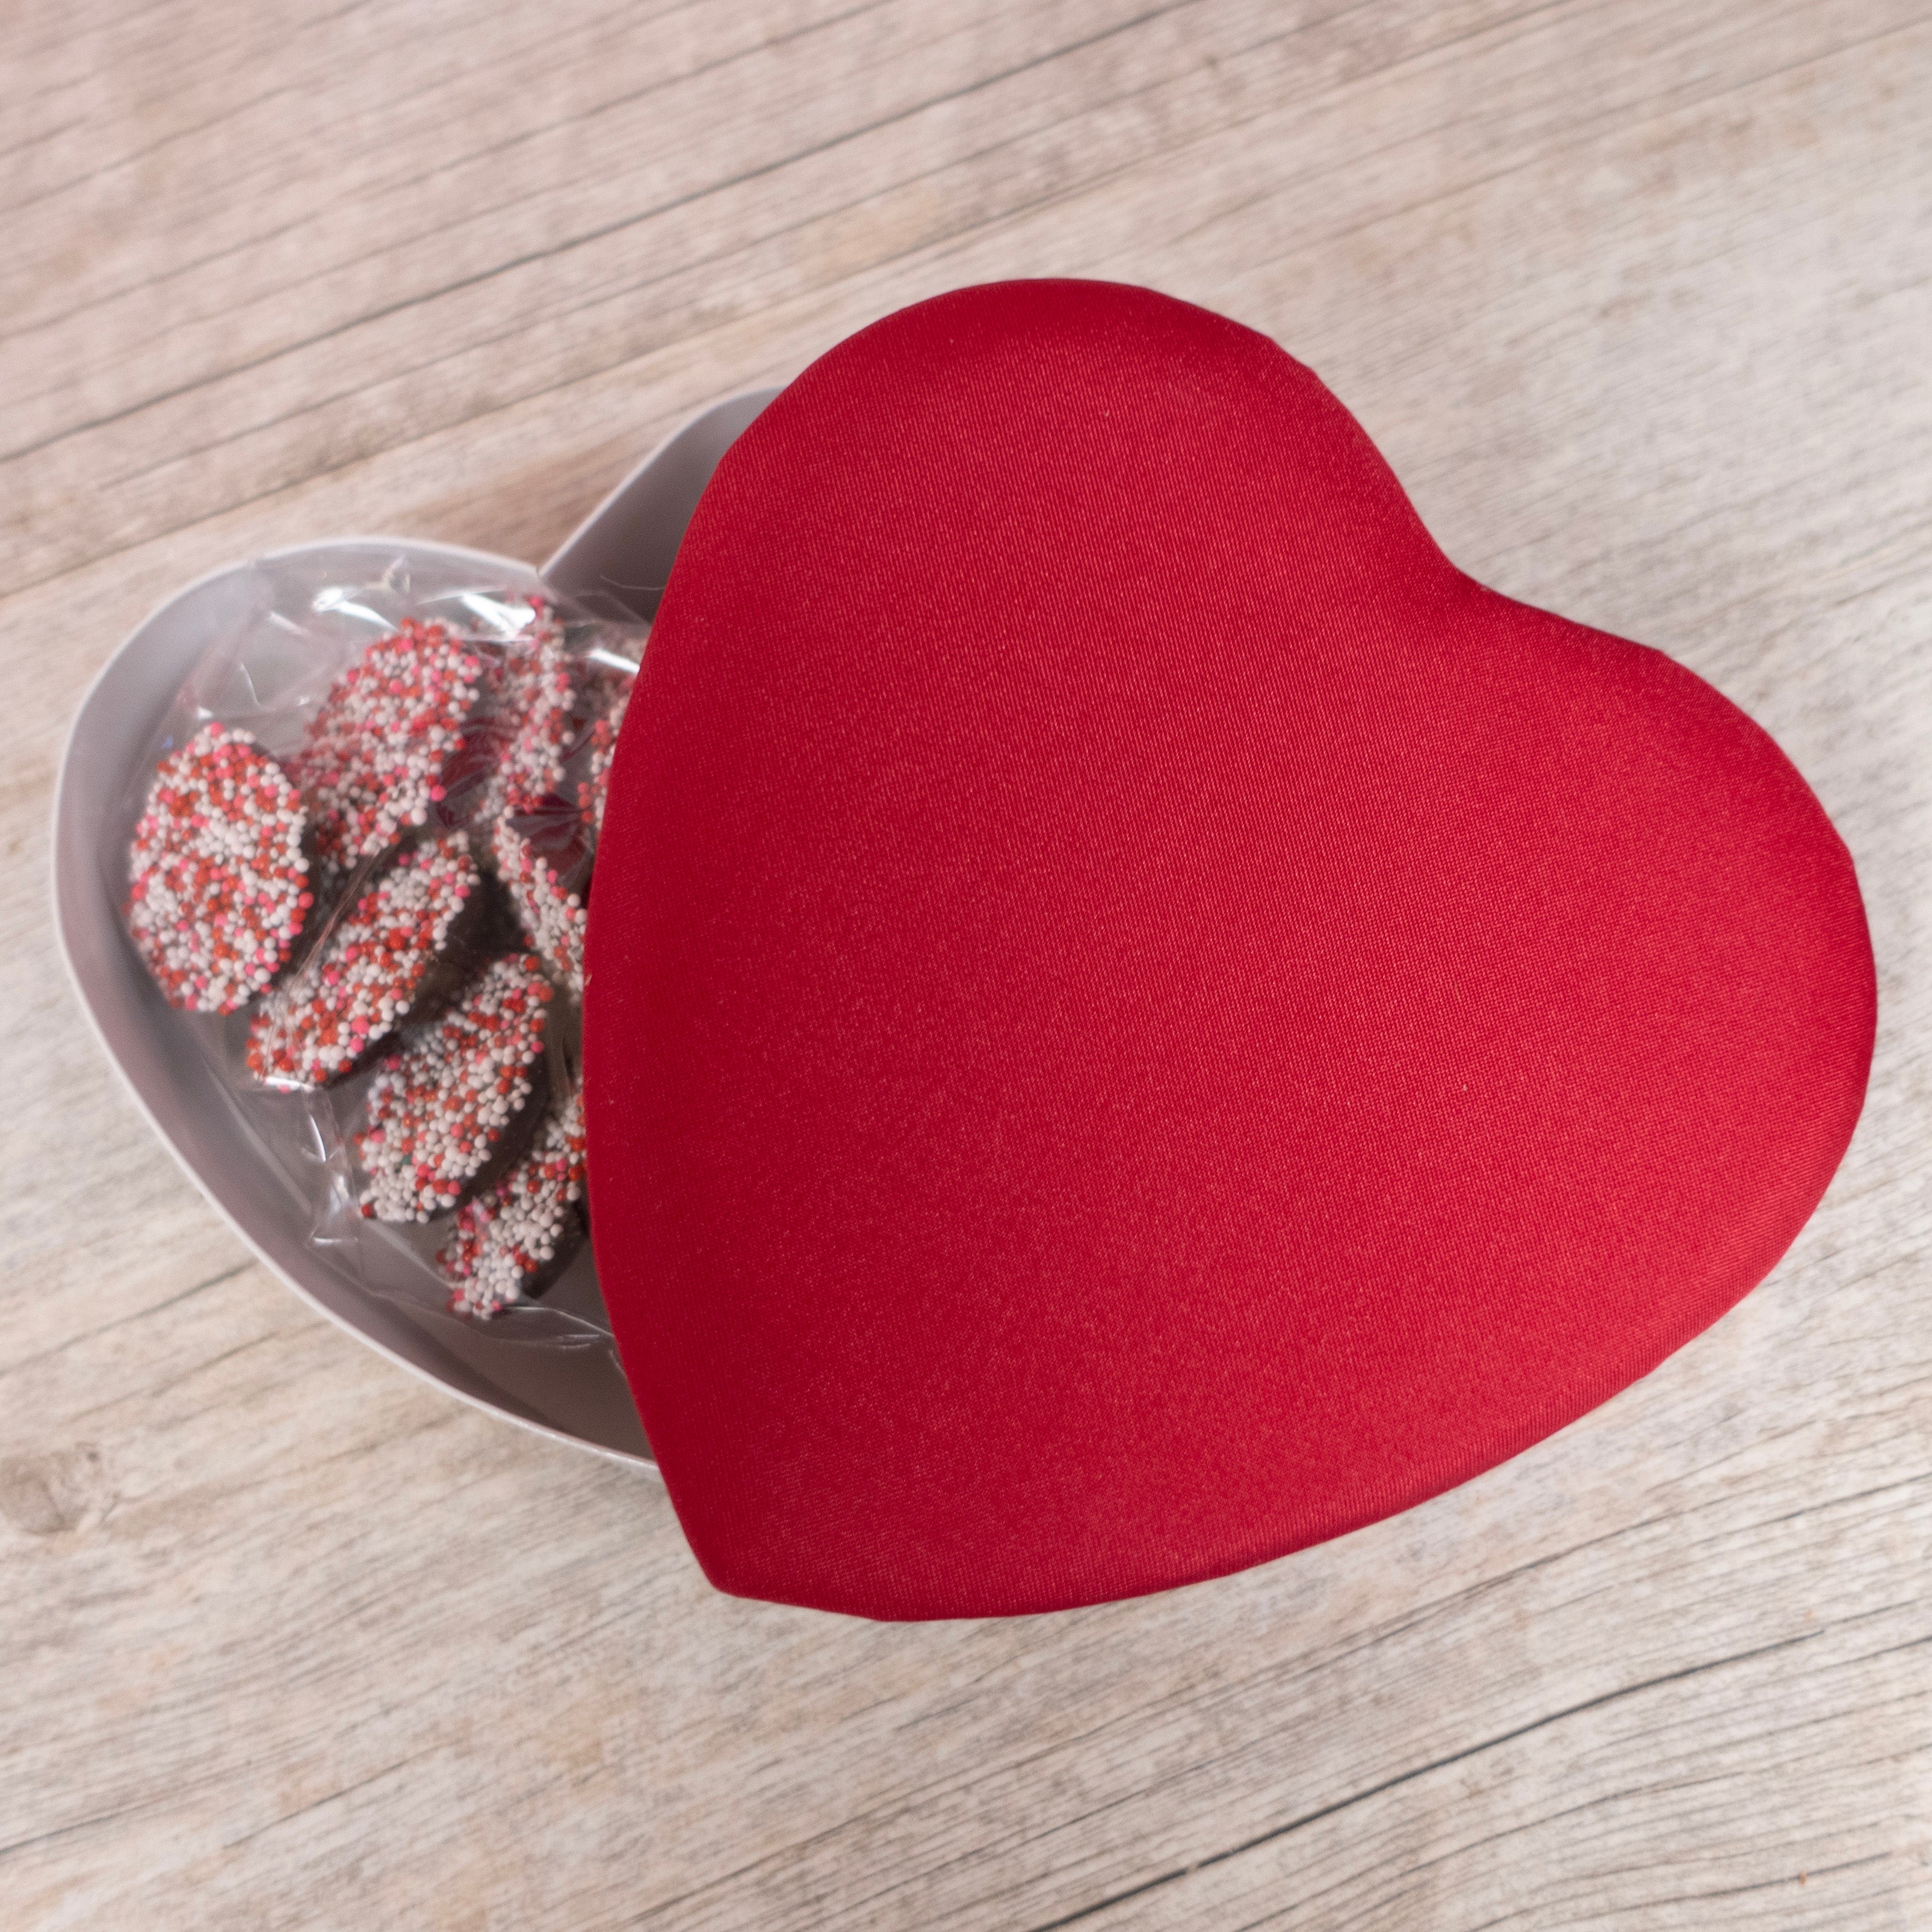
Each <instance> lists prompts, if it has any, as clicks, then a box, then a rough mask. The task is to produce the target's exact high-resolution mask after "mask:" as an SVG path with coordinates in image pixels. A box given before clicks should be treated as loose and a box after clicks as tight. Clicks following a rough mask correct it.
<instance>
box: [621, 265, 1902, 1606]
mask: <svg viewBox="0 0 1932 1932" xmlns="http://www.w3.org/2000/svg"><path fill="white" fill-rule="evenodd" d="M589 965H590V988H589V994H588V1000H587V1006H588V1013H587V1034H586V1066H587V1070H588V1083H589V1086H588V1103H589V1136H590V1142H589V1145H590V1194H591V1206H592V1223H593V1226H594V1229H595V1242H596V1250H597V1262H598V1270H599V1273H600V1274H601V1279H602V1282H603V1285H604V1294H605V1296H606V1298H607V1302H608V1304H609V1307H610V1313H611V1316H612V1317H613V1321H614V1322H615V1325H616V1334H617V1337H618V1340H619V1346H620V1349H621V1351H622V1358H623V1361H624V1364H625V1370H626V1372H627V1373H628V1376H629V1378H630V1381H631V1387H632V1389H633V1391H634V1394H635V1395H636V1397H637V1403H638V1406H639V1409H640V1412H641V1414H642V1416H643V1421H644V1424H645V1427H646V1429H647V1430H648V1431H649V1435H650V1439H651V1441H652V1445H654V1447H655V1450H656V1451H657V1454H658V1457H659V1459H660V1461H661V1464H662V1466H663V1469H664V1478H665V1481H666V1482H667V1484H668V1485H669V1487H670V1494H671V1496H672V1499H673V1502H675V1504H676V1508H677V1510H678V1512H679V1516H680V1517H681V1519H682V1523H683V1525H684V1527H685V1532H686V1533H687V1535H688V1537H689V1538H690V1540H691V1545H692V1547H693V1548H694V1550H696V1552H697V1556H698V1559H699V1560H700V1562H701V1563H702V1564H703V1566H704V1568H705V1570H706V1573H707V1574H709V1577H711V1578H712V1580H713V1581H714V1582H715V1583H717V1584H718V1585H719V1586H721V1588H723V1589H727V1590H730V1591H734V1592H739V1593H742V1594H743V1595H749V1596H756V1597H766V1598H776V1599H778V1600H781V1601H788V1602H793V1603H801V1604H815V1605H819V1606H821V1607H826V1608H830V1609H835V1610H847V1611H855V1612H859V1613H864V1614H867V1615H870V1616H889V1617H931V1616H977V1615H983V1614H989V1613H1004V1612H1017V1611H1032V1610H1046V1609H1052V1608H1056V1607H1064V1606H1067V1605H1071V1604H1082V1603H1088V1602H1092V1601H1097V1600H1099V1599H1102V1598H1112V1597H1119V1596H1126V1595H1133V1594H1135V1593H1137V1592H1143V1591H1149V1590H1157V1589H1163V1588H1164V1587H1166V1586H1170V1585H1173V1584H1178V1583H1187V1582H1190V1581H1191V1580H1195V1579H1198V1578H1202V1577H1212V1576H1215V1575H1218V1574H1223V1573H1224V1572H1226V1571H1232V1570H1235V1569H1237V1568H1241V1566H1243V1565H1247V1564H1252V1563H1256V1562H1261V1561H1262V1560H1264V1559H1268V1558H1271V1557H1274V1556H1280V1555H1282V1554H1283V1553H1285V1552H1286V1551H1289V1550H1294V1549H1296V1548H1298V1547H1301V1546H1302V1545H1304V1544H1310V1543H1313V1542H1316V1541H1319V1540H1320V1539H1322V1538H1327V1537H1332V1536H1336V1535H1340V1534H1341V1533H1342V1532H1344V1531H1346V1530H1349V1529H1354V1528H1355V1527H1357V1526H1359V1525H1361V1524H1363V1523H1368V1522H1370V1521H1372V1520H1375V1519H1376V1518H1377V1517H1383V1516H1386V1515H1388V1514H1391V1512H1393V1511H1397V1510H1400V1509H1402V1508H1405V1507H1406V1506H1407V1505H1410V1504H1412V1503H1415V1502H1419V1501H1420V1500H1421V1499H1423V1498H1424V1497H1427V1496H1431V1495H1433V1494H1435V1493H1436V1492H1438V1491H1439V1490H1444V1489H1446V1488H1448V1487H1450V1486H1451V1485H1452V1484H1456V1483H1459V1482H1461V1481H1464V1480H1465V1479H1466V1478H1469V1477H1471V1476H1473V1475H1475V1474H1477V1473H1478V1472H1479V1471H1481V1470H1483V1469H1487V1468H1488V1467H1490V1466H1491V1465H1493V1464H1494V1463H1497V1462H1499V1461H1501V1460H1503V1459H1504V1458H1505V1457H1508V1456H1511V1455H1513V1454H1515V1453H1516V1452H1517V1451H1520V1450H1521V1449H1523V1448H1526V1447H1527V1446H1528V1445H1529V1444H1531V1443H1533V1442H1536V1441H1537V1440H1538V1439H1539V1438H1541V1437H1542V1436H1546V1435H1547V1434H1549V1433H1550V1432H1551V1431H1552V1430H1556V1429H1559V1428H1560V1427H1562V1426H1563V1424H1565V1423H1567V1422H1568V1421H1571V1420H1572V1419H1573V1418H1575V1417H1577V1416H1578V1415H1581V1414H1582V1413H1583V1412H1584V1411H1585V1410H1586V1409H1589V1408H1590V1407H1592V1406H1593V1405H1594V1404H1595V1403H1600V1402H1602V1401H1603V1400H1604V1399H1605V1398H1606V1397H1608V1396H1610V1395H1611V1394H1613V1393H1614V1392H1615V1391H1617V1390H1618V1389H1619V1388H1622V1387H1623V1386H1624V1385H1625V1384H1626V1383H1628V1382H1631V1380H1633V1379H1634V1378H1636V1377H1637V1376H1641V1375H1643V1374H1644V1373H1646V1371H1648V1370H1650V1369H1651V1368H1652V1367H1655V1365H1656V1364H1658V1362H1659V1361H1661V1360H1662V1359H1663V1358H1664V1357H1665V1356H1666V1355H1668V1354H1669V1353H1670V1352H1671V1351H1672V1350H1673V1349H1676V1348H1677V1347H1678V1346H1680V1345H1681V1344H1682V1343H1684V1342H1685V1341H1687V1340H1689V1339H1690V1338H1691V1337H1692V1336H1694V1335H1695V1334H1697V1332H1698V1331H1700V1329H1702V1328H1704V1327H1705V1326H1706V1325H1707V1324H1708V1323H1709V1322H1712V1321H1713V1320H1715V1319H1716V1318H1717V1317H1718V1316H1719V1315H1721V1314H1722V1313H1724V1310H1726V1309H1727V1308H1729V1307H1730V1306H1731V1305H1732V1304H1733V1303H1734V1302H1735V1301H1737V1300H1738V1298H1739V1297H1740V1296H1741V1295H1744V1294H1745V1292H1746V1291H1747V1290H1748V1289H1750V1288H1751V1286H1752V1285H1753V1284H1754V1283H1756V1282H1757V1280H1760V1277H1763V1274H1765V1273H1766V1271H1767V1270H1768V1269H1769V1268H1770V1267H1771V1266H1772V1264H1773V1263H1774V1262H1775V1261H1776V1260H1777V1259H1778V1256H1780V1255H1781V1253H1783V1252H1784V1249H1785V1248H1786V1247H1787V1245H1788V1244H1789V1243H1790V1241H1791V1240H1792V1238H1793V1236H1794V1235H1796V1233H1797V1232H1798V1230H1799V1227H1800V1226H1802V1223H1804V1221H1805V1218H1806V1217H1807V1216H1808V1214H1810V1213H1811V1210H1812V1208H1814V1206H1815V1205H1817V1201H1818V1199H1819V1197H1820V1195H1821V1194H1822V1193H1823V1191H1824V1189H1825V1187H1826V1183H1827V1181H1829V1179H1830V1178H1831V1175H1832V1170H1833V1169H1834V1168H1835V1166H1836V1165H1837V1163H1838V1160H1839V1157H1840V1156H1841V1154H1843V1151H1844V1148H1845V1145H1846V1142H1847V1140H1848V1139H1849V1136H1850V1134H1851V1132H1852V1125H1853V1124H1854V1122H1855V1120H1856V1118H1857V1117H1858V1109H1859V1106H1860V1104H1861V1100H1862V1097H1863V1094H1864V1085H1865V1078H1866V1073H1867V1067H1868V1065H1869V1062H1870V1052H1871V1044H1872V1035H1873V1022H1874V1008H1875V992H1874V985H1873V971H1872V961H1871V954H1870V945H1869V942H1868V940H1867V935H1866V930H1865V921H1864V910H1863V907H1862V905H1861V902H1860V900H1859V897H1858V886H1857V883H1856V881H1855V878H1854V877H1853V874H1852V864H1851V860H1850V859H1849V856H1848V855H1847V853H1846V850H1845V848H1844V847H1843V844H1841V842H1840V841H1839V839H1838V836H1837V835H1836V833H1835V832H1834V831H1833V829H1832V826H1831V824H1830V823H1829V820H1827V819H1826V816H1825V814H1824V813H1823V811H1822V810H1821V809H1820V806H1819V805H1818V802H1817V799H1814V797H1813V796H1812V794H1811V792H1810V791H1809V790H1808V789H1807V787H1806V786H1805V782H1804V781H1803V780H1802V778H1800V777H1799V775H1798V773H1797V772H1796V771H1795V770H1794V769H1793V767H1792V766H1791V765H1790V763H1788V762H1787V760H1786V759H1785V758H1784V756H1783V754H1781V752H1780V751H1778V748H1777V746H1776V745H1774V744H1773V743H1772V741H1771V739H1769V737H1767V736H1766V735H1765V733H1763V731H1762V730H1760V729H1759V728H1758V727H1757V726H1756V725H1755V724H1753V723H1752V722H1751V720H1750V719H1749V718H1747V717H1745V715H1744V714H1743V713H1742V712H1741V711H1739V710H1738V709H1736V706H1733V705H1732V704H1731V703H1729V702H1728V701H1727V700H1725V699H1724V698H1723V697H1721V696H1719V695H1718V693H1717V692H1716V691H1713V690H1712V688H1710V687H1709V685H1706V684H1705V683H1703V682H1701V681H1700V679H1697V677H1696V676H1693V675H1692V674H1691V673H1690V672H1689V671H1688V670H1684V669H1683V668H1682V667H1680V666H1679V665H1677V664H1673V662H1672V661H1670V659H1669V658H1667V657H1664V656H1662V655H1660V654H1659V653H1658V652H1655V651H1654V650H1650V649H1646V648H1644V647H1643V646H1640V645H1637V644H1632V643H1625V642H1623V641H1622V640H1619V639H1618V638H1616V637H1607V636H1605V635H1604V634H1602V633H1601V632H1598V631H1592V630H1589V629H1587V628H1585V627H1584V626H1583V625H1579V624H1574V623H1571V622H1568V621H1566V620H1565V619H1562V618H1561V617H1558V616H1551V615H1550V614H1549V613H1546V612H1544V611H1541V610H1532V609H1530V608H1529V607H1526V606H1525V605H1523V604H1517V603H1514V602H1512V601H1511V600H1510V599H1509V598H1506V597H1503V596H1500V595H1497V594H1496V592H1493V591H1490V590H1488V589H1485V588H1484V586H1481V584H1478V583H1475V582H1473V581H1472V580H1471V579H1470V578H1469V577H1466V576H1464V575H1463V574H1462V573H1461V572H1460V571H1457V569H1456V568H1454V566H1453V565H1451V564H1450V563H1449V562H1448V560H1447V559H1445V557H1444V556H1443V555H1442V553H1441V552H1440V551H1439V550H1438V549H1437V548H1436V545H1435V544H1434V543H1433V541H1431V540H1430V537H1429V535H1428V534H1427V532H1426V531H1425V530H1424V529H1423V527H1422V525H1421V523H1420V521H1419V520H1418V518H1417V517H1416V515H1415V511H1413V510H1412V508H1411V507H1410V505H1409V502H1408V500H1407V499H1406V497H1405V496H1404V495H1403V492H1402V490H1401V488H1400V485H1399V484H1397V481H1396V480H1395V478H1394V476H1393V475H1391V472H1390V471H1389V469H1388V466H1387V465H1386V464H1385V463H1384V462H1383V460H1382V458H1381V457H1380V456H1379V455H1378V454H1377V452H1376V449H1374V447H1373V445H1372V444H1371V443H1370V441H1369V440H1368V438H1367V437H1366V436H1365V435H1364V433H1363V431H1361V428H1359V427H1358V425H1356V423H1355V422H1354V420H1353V419H1352V418H1351V417H1350V416H1349V414H1348V413H1347V412H1346V410H1344V409H1343V407H1341V405H1340V404H1339V403H1337V401H1335V399H1334V398H1333V397H1332V396H1331V395H1329V393H1328V391H1327V390H1326V389H1324V388H1323V387H1322V384H1321V383H1319V381H1317V380H1316V378H1315V377H1314V376H1313V375H1312V374H1310V372H1309V371H1307V370H1306V369H1304V368H1302V367H1301V365H1298V364H1297V363H1295V362H1293V361H1292V360H1290V359H1289V357H1288V356H1286V355H1284V354H1283V353H1282V352H1281V351H1280V350H1279V349H1277V348H1276V347H1274V344H1271V343H1270V342H1268V341H1266V340H1265V338H1262V337H1261V336H1259V335H1255V334H1253V333H1252V332H1250V331H1249V330H1247V329H1243V328H1241V327H1239V326H1237V325H1235V323H1231V322H1228V321H1226V320H1223V319H1222V318H1220V317H1217V316H1214V315H1211V314H1207V313H1205V312H1204V311H1202V310H1199V309H1197V308H1190V307H1189V306H1187V305H1184V304H1183V303H1181V302H1175V301H1172V300H1170V299H1167V298H1166V297H1163V296H1158V295H1155V294H1152V293H1148V292H1147V291H1145V290H1138V289H1132V288H1124V287H1115V286H1112V285H1109V284H1097V283H1088V282H1079V281H1043V282H1028V283H1013V284H1001V285H997V286H994V287H985V288H978V289H969V290H964V291H962V292H960V293H956V294H953V295H950V296H943V297H941V298H940V299H937V300H935V301H932V302H923V303H921V304H919V305H918V306H916V307H915V308H910V309H907V310H905V311H902V312H901V313H900V314H896V315H893V316H891V317H888V318H887V319H886V320H884V321H883V322H881V323H878V324H877V325H876V326H874V327H872V328H870V329H866V330H865V331H863V332H862V333H860V334H859V335H856V336H854V337H853V338H850V340H849V341H846V342H844V343H842V344H840V345H839V347H837V348H836V349H835V350H832V352H831V353H829V355H827V356H825V357H824V358H823V359H822V360H820V362H817V363H815V364H814V365H813V366H812V367H811V368H809V369H808V370H807V371H805V374H803V375H802V376H801V377H799V379H798V380H797V381H796V383H793V385H792V386H791V387H790V389H787V390H786V391H785V392H784V394H783V395H781V396H780V397H779V398H778V399H777V400H776V401H775V402H773V403H772V404H771V406H770V407H769V408H768V409H767V410H766V411H765V412H764V413H763V415H762V416H760V417H759V418H758V419H757V422H755V423H754V424H753V425H752V426H751V428H750V429H749V430H748V431H747V432H746V433H745V436H744V437H742V440H740V441H739V443H737V444H736V446H734V447H733V449H731V451H730V453H729V455H727V456H726V458H724V461H723V463H721V465H720V466H719V467H718V472H717V474H716V475H715V478H713V480H712V483H711V484H710V486H709V489H708V490H706V493H705V496H704V497H703V501H702V502H701V503H700V506H699V508H698V510H697V515H696V517H695V519H694V521H693V522H692V523H691V527H690V530H689V532H688V535H686V537H685V541H684V544H683V547H682V550H681V551H680V552H679V556H678V558H677V562H676V566H675V568H674V569H673V572H672V574H671V577H670V584H669V586H668V588H667V591H666V592H665V595H664V601H663V604H662V607H661V610H660V612H659V614H658V620H657V625H656V628H655V631H654V632H653V634H652V637H651V640H650V644H649V649H648V651H647V652H646V656H645V661H644V667H643V675H642V677H641V679H640V684H639V687H638V690H637V694H636V696H635V697H634V700H633V701H632V703H631V708H630V713H629V716H628V721H627V722H626V724H625V727H624V730H623V733H622V739H621V741H620V742H619V747H618V751H617V755H616V769H615V772H614V775H613V788H612V791H611V794H610V802H609V806H608V810H607V818H606V822H605V826H604V848H603V853H602V856H601V859H600V861H599V866H598V875H597V888H596V892H595V898H594V901H593V905H592V915H591V919H590V929H589Z"/></svg>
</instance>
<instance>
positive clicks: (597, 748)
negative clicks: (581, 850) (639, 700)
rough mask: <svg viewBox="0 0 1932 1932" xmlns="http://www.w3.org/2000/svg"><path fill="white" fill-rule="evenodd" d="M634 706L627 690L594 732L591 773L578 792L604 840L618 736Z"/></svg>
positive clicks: (596, 724)
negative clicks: (606, 800)
mask: <svg viewBox="0 0 1932 1932" xmlns="http://www.w3.org/2000/svg"><path fill="white" fill-rule="evenodd" d="M630 703H631V694H630V691H628V688H627V689H626V690H625V691H624V692H623V693H622V695H621V696H619V698H618V699H617V701H616V703H614V704H613V705H612V706H611V707H610V709H609V710H608V711H607V712H604V715H603V716H602V717H601V718H598V721H596V723H595V724H593V725H592V726H591V727H590V772H589V776H588V777H587V778H586V779H585V780H584V781H583V784H580V785H579V786H578V787H577V803H578V804H579V805H581V806H582V807H583V814H584V816H585V817H586V818H588V819H589V820H590V822H591V824H592V826H593V827H595V829H596V831H597V832H598V835H600V836H601V834H602V832H603V830H604V799H605V797H606V796H607V795H608V793H609V792H610V761H611V760H612V759H613V758H614V757H616V755H617V733H619V731H621V730H622V729H623V728H624V713H625V712H626V711H627V710H628V709H629V708H630Z"/></svg>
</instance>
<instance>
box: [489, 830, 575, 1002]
mask: <svg viewBox="0 0 1932 1932" xmlns="http://www.w3.org/2000/svg"><path fill="white" fill-rule="evenodd" d="M533 822H534V823H538V824H541V820H535V821H532V820H529V819H526V820H523V824H524V825H528V824H531V823H533ZM491 838H492V843H493V849H494V850H495V852H496V872H497V876H498V877H499V878H501V879H502V881H503V883H504V885H505V886H506V887H507V888H508V891H509V895H510V900H511V904H514V906H515V907H516V909H517V917H518V918H519V919H521V920H522V921H523V930H524V931H525V932H527V933H528V934H529V936H530V941H531V944H533V945H534V946H535V947H536V950H537V951H538V953H541V955H542V956H543V962H544V965H546V966H547V967H548V968H550V971H551V972H552V973H553V974H555V975H556V977H557V978H558V979H559V980H561V981H562V983H563V984H564V985H565V986H568V988H569V989H570V990H571V992H573V993H574V994H575V995H577V998H580V999H581V998H583V931H584V922H585V919H586V913H585V910H584V904H583V892H581V890H580V889H579V886H578V885H574V884H573V883H572V881H573V880H577V881H578V882H579V883H580V882H581V880H583V877H585V875H586V867H585V866H584V865H583V856H582V854H583V840H582V833H581V830H580V829H579V830H578V833H577V842H576V844H575V846H574V850H573V852H572V853H570V854H567V855H565V859H564V863H563V864H562V865H558V864H556V862H555V859H554V858H553V856H551V855H550V853H547V852H546V851H544V850H541V849H539V847H538V845H537V844H535V842H533V841H532V840H531V839H530V838H529V837H528V836H526V834H525V832H524V831H523V829H522V826H520V825H519V823H518V822H517V820H515V819H514V818H508V817H505V818H499V819H498V820H497V821H496V830H495V832H493V834H492V835H491Z"/></svg>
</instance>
